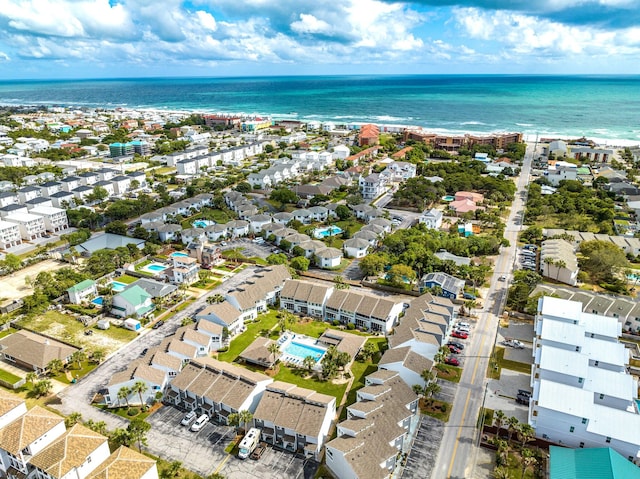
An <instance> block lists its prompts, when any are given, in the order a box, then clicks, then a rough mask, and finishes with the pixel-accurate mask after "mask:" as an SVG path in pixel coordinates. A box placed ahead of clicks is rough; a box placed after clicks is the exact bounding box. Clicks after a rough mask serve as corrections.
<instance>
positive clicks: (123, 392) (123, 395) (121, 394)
mask: <svg viewBox="0 0 640 479" xmlns="http://www.w3.org/2000/svg"><path fill="white" fill-rule="evenodd" d="M130 394H131V389H130V388H128V387H127V386H122V387H121V388H120V389H119V390H118V403H120V402H122V400H123V399H124V400H125V402H126V403H127V407H129V395H130Z"/></svg>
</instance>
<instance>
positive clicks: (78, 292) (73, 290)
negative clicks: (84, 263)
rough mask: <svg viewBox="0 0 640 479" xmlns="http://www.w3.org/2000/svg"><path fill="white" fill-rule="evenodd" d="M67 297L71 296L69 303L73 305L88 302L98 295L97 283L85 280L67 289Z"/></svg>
mask: <svg viewBox="0 0 640 479" xmlns="http://www.w3.org/2000/svg"><path fill="white" fill-rule="evenodd" d="M67 295H69V302H70V303H73V304H80V303H82V302H84V301H88V300H90V299H92V298H94V297H95V296H97V295H98V289H97V287H96V282H95V281H93V280H92V279H85V280H84V281H81V282H79V283H78V284H75V285H73V286H71V287H70V288H69V289H67Z"/></svg>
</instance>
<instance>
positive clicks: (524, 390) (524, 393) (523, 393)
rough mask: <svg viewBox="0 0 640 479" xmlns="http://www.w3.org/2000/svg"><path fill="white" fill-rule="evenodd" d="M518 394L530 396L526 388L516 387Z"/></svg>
mask: <svg viewBox="0 0 640 479" xmlns="http://www.w3.org/2000/svg"><path fill="white" fill-rule="evenodd" d="M518 394H522V395H523V396H529V397H531V391H527V390H526V389H518Z"/></svg>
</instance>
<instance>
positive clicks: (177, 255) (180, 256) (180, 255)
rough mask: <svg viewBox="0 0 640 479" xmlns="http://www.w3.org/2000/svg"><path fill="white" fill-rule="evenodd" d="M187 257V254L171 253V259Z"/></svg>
mask: <svg viewBox="0 0 640 479" xmlns="http://www.w3.org/2000/svg"><path fill="white" fill-rule="evenodd" d="M188 256H189V255H188V254H187V253H180V252H179V251H176V252H175V253H171V257H172V258H187V257H188Z"/></svg>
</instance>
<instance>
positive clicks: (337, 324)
mask: <svg viewBox="0 0 640 479" xmlns="http://www.w3.org/2000/svg"><path fill="white" fill-rule="evenodd" d="M331 324H333V325H334V326H340V321H338V320H337V319H334V320H333V321H331Z"/></svg>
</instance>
